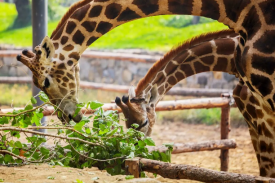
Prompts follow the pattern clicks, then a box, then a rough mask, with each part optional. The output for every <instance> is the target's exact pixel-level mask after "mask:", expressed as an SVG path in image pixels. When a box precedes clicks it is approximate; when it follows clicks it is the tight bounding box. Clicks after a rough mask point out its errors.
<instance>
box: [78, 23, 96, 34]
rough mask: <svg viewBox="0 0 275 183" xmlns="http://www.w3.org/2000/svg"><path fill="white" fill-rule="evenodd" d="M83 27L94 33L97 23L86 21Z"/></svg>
mask: <svg viewBox="0 0 275 183" xmlns="http://www.w3.org/2000/svg"><path fill="white" fill-rule="evenodd" d="M81 25H82V27H84V28H85V29H86V31H88V32H93V31H94V30H95V27H96V22H93V21H85V22H83V23H82V24H81Z"/></svg>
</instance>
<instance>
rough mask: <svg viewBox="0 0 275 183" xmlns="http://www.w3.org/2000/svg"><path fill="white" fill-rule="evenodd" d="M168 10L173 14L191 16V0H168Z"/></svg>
mask: <svg viewBox="0 0 275 183" xmlns="http://www.w3.org/2000/svg"><path fill="white" fill-rule="evenodd" d="M168 10H169V11H170V12H172V13H173V14H183V13H184V14H188V15H191V14H192V10H193V0H190V1H179V0H170V1H168Z"/></svg>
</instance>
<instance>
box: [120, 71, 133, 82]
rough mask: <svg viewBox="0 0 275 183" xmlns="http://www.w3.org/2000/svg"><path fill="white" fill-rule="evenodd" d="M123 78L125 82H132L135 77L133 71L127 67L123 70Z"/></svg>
mask: <svg viewBox="0 0 275 183" xmlns="http://www.w3.org/2000/svg"><path fill="white" fill-rule="evenodd" d="M122 79H123V81H125V82H127V83H129V82H131V81H132V79H133V77H132V73H131V72H130V71H129V70H127V69H125V70H124V71H123V72H122Z"/></svg>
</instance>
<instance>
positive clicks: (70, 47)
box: [63, 44, 74, 51]
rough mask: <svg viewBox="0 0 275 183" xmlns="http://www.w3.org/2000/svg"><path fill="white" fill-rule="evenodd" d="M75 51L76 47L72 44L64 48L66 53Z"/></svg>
mask: <svg viewBox="0 0 275 183" xmlns="http://www.w3.org/2000/svg"><path fill="white" fill-rule="evenodd" d="M73 49H74V46H73V45H71V44H69V45H67V46H65V47H64V48H63V50H65V51H72V50H73Z"/></svg>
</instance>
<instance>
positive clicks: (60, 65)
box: [57, 63, 66, 70]
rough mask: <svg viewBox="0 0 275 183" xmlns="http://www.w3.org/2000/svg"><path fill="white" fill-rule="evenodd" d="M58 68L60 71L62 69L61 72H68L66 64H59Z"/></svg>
mask: <svg viewBox="0 0 275 183" xmlns="http://www.w3.org/2000/svg"><path fill="white" fill-rule="evenodd" d="M57 68H58V69H61V70H62V69H64V70H66V66H65V64H64V63H61V64H59V65H58V67H57Z"/></svg>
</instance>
